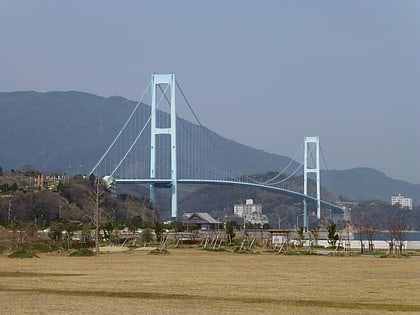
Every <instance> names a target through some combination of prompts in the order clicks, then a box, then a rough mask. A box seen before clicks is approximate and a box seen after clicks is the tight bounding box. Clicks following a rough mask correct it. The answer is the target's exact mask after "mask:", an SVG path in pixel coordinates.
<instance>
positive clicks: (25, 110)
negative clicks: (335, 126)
mask: <svg viewBox="0 0 420 315" xmlns="http://www.w3.org/2000/svg"><path fill="white" fill-rule="evenodd" d="M135 105H136V103H135V102H133V101H130V100H127V99H125V98H123V97H118V96H114V97H108V98H104V97H101V96H97V95H94V94H89V93H84V92H77V91H68V92H46V93H39V92H33V91H27V92H3V93H0V108H1V110H2V115H0V126H1V132H0V144H1V148H2V149H1V151H0V166H1V167H3V169H4V170H7V169H12V168H15V169H19V168H22V167H23V166H24V165H26V164H30V165H32V166H34V167H36V168H38V169H40V170H42V171H60V172H67V173H69V174H75V173H78V172H80V173H87V172H89V171H90V169H91V168H92V167H93V166H94V164H95V163H96V162H97V160H98V159H99V157H100V156H101V155H102V154H103V152H104V150H105V149H106V148H107V147H108V146H109V144H110V141H112V139H114V137H115V135H116V134H117V133H118V131H119V130H120V129H121V127H122V125H123V124H124V122H125V121H126V119H127V117H128V116H129V114H130V113H131V111H132V110H133V108H134V106H135ZM146 108H147V105H144V104H142V108H141V110H146ZM189 126H190V128H194V126H195V125H193V124H189ZM209 132H211V133H212V135H213V136H214V139H216V141H217V145H218V146H219V148H220V149H221V150H223V152H225V154H226V156H227V157H230V158H234V157H236V161H237V162H236V164H237V165H236V167H240V168H241V169H243V170H244V172H256V173H258V172H267V171H275V170H279V169H280V170H281V169H283V168H284V167H285V166H286V165H287V164H289V162H290V161H291V159H290V158H289V157H286V156H281V155H276V154H272V153H268V152H265V151H262V150H257V149H254V148H251V147H250V146H246V145H242V144H239V143H237V142H235V141H233V140H229V139H226V138H223V137H222V136H220V135H217V134H216V133H214V132H212V131H209ZM238 157H239V158H238ZM297 165H298V163H297V162H293V161H292V166H291V169H295V168H296V166H297ZM321 184H322V185H323V186H324V187H326V188H327V189H328V190H329V191H331V192H333V193H335V194H337V195H338V196H339V195H342V196H343V197H345V198H349V199H352V200H371V199H379V200H384V201H389V200H390V198H391V195H392V194H396V193H401V194H406V195H409V196H410V197H413V198H414V202H415V204H420V185H413V184H409V183H406V182H404V181H399V180H394V179H392V178H390V177H387V176H385V175H384V174H383V173H381V172H378V171H376V170H374V169H369V168H357V169H352V170H342V171H341V170H340V171H323V172H322V179H321Z"/></svg>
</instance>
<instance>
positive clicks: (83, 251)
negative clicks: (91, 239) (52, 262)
mask: <svg viewBox="0 0 420 315" xmlns="http://www.w3.org/2000/svg"><path fill="white" fill-rule="evenodd" d="M93 255H95V253H94V252H93V251H92V250H90V249H88V248H82V249H79V250H76V251H75V252H73V253H71V254H70V255H69V256H73V257H80V256H93Z"/></svg>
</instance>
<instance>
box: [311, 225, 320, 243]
mask: <svg viewBox="0 0 420 315" xmlns="http://www.w3.org/2000/svg"><path fill="white" fill-rule="evenodd" d="M319 230H320V227H319V226H317V227H314V228H313V229H312V230H311V234H312V236H313V237H314V242H315V246H318V239H319Z"/></svg>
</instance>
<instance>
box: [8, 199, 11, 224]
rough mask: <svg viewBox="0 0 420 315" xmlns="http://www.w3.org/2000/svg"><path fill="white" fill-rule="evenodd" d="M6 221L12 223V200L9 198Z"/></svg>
mask: <svg viewBox="0 0 420 315" xmlns="http://www.w3.org/2000/svg"><path fill="white" fill-rule="evenodd" d="M7 222H8V223H9V224H10V223H12V201H11V200H10V199H9V209H8V210H7Z"/></svg>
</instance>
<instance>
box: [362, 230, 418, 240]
mask: <svg viewBox="0 0 420 315" xmlns="http://www.w3.org/2000/svg"><path fill="white" fill-rule="evenodd" d="M363 238H364V239H366V236H363ZM354 239H355V240H360V237H359V233H354ZM373 239H374V240H378V241H383V240H389V239H390V237H389V233H388V232H386V231H384V232H378V233H375V236H374V237H373ZM404 239H405V240H406V241H420V231H415V232H406V233H405V237H404Z"/></svg>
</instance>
